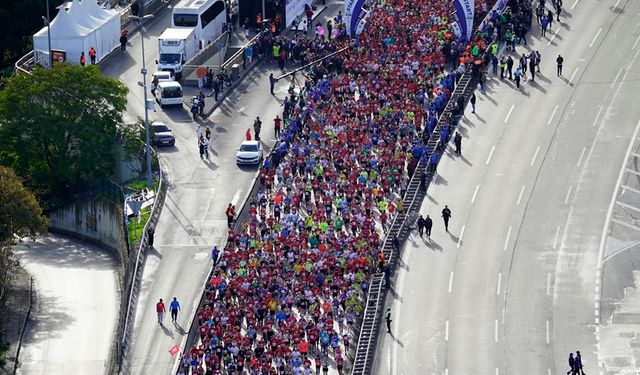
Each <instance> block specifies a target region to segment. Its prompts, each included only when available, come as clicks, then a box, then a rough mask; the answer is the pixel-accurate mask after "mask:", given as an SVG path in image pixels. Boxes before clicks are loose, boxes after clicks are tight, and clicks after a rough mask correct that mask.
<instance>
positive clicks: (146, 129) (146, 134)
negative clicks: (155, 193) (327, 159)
mask: <svg viewBox="0 0 640 375" xmlns="http://www.w3.org/2000/svg"><path fill="white" fill-rule="evenodd" d="M141 14H144V11H143V12H142V13H141ZM152 17H153V16H152V15H147V16H144V17H138V16H129V18H130V19H131V20H134V21H137V22H139V23H140V44H141V46H142V69H141V70H140V73H141V74H142V85H141V86H142V90H143V91H144V137H145V144H146V148H147V152H146V153H147V158H146V159H147V160H146V161H147V186H148V187H151V186H153V174H152V172H151V144H150V137H149V104H148V99H147V64H146V60H145V57H144V27H143V26H142V21H143V20H146V19H149V18H152Z"/></svg>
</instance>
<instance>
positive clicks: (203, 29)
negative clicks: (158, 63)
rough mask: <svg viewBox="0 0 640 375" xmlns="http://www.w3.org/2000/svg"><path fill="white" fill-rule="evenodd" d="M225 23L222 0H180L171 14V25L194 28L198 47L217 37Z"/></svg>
mask: <svg viewBox="0 0 640 375" xmlns="http://www.w3.org/2000/svg"><path fill="white" fill-rule="evenodd" d="M226 23H227V10H226V9H225V4H224V0H180V2H179V3H178V4H177V5H176V6H175V7H174V8H173V13H172V16H171V27H190V28H193V29H194V30H195V36H196V39H197V40H198V41H199V43H200V46H199V47H200V49H202V48H204V47H206V46H208V45H209V44H210V43H211V42H213V41H214V40H215V39H216V38H217V37H219V36H220V34H222V28H223V27H224V25H225V24H226Z"/></svg>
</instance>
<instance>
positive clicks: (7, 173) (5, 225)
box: [0, 166, 47, 245]
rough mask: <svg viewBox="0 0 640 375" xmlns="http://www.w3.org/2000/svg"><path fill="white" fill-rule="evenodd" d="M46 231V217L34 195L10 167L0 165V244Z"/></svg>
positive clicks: (32, 236)
mask: <svg viewBox="0 0 640 375" xmlns="http://www.w3.org/2000/svg"><path fill="white" fill-rule="evenodd" d="M46 232H47V219H46V218H45V217H44V216H43V215H42V208H40V205H39V204H38V201H36V198H35V197H34V195H33V194H32V193H31V192H30V191H28V190H27V189H25V187H24V186H23V185H22V182H20V180H19V179H18V176H16V174H15V173H14V172H13V171H12V170H11V169H9V168H6V167H3V166H0V244H3V245H5V244H10V243H11V242H12V240H13V238H14V236H17V237H19V238H22V237H31V238H34V237H35V236H36V235H37V234H39V233H46Z"/></svg>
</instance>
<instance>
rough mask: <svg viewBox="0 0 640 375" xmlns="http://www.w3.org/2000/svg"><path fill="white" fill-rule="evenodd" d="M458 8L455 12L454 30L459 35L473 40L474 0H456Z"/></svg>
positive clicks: (455, 4)
mask: <svg viewBox="0 0 640 375" xmlns="http://www.w3.org/2000/svg"><path fill="white" fill-rule="evenodd" d="M453 5H454V6H455V8H456V10H455V12H454V13H453V21H454V23H453V25H452V26H453V32H454V33H455V34H456V36H458V37H464V38H466V40H471V33H472V32H473V11H474V8H473V0H454V1H453Z"/></svg>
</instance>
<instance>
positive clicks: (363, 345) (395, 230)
mask: <svg viewBox="0 0 640 375" xmlns="http://www.w3.org/2000/svg"><path fill="white" fill-rule="evenodd" d="M474 82H476V81H475V79H473V78H472V77H471V73H465V74H463V75H462V77H461V78H460V80H459V81H458V83H457V85H456V86H455V88H454V90H453V93H452V95H451V97H450V98H449V101H448V102H447V105H446V107H445V110H444V111H443V113H442V114H441V115H440V117H439V119H438V123H437V125H436V127H435V129H434V130H433V132H432V134H431V137H430V138H429V142H428V143H427V154H428V155H432V154H433V153H434V152H438V150H437V149H438V147H439V139H440V133H441V132H442V130H443V129H444V127H446V126H449V121H448V119H449V116H448V114H450V113H451V110H452V108H453V103H455V100H457V98H458V97H459V96H460V95H464V97H465V103H466V100H467V99H468V96H469V92H470V91H472V90H473V89H475V87H476V85H477V84H476V85H474V84H473V83H474ZM428 165H429V163H428V162H419V163H418V165H417V167H416V169H415V171H414V173H413V176H412V177H411V179H410V180H409V184H408V186H407V192H406V193H405V195H404V197H402V198H403V199H402V201H403V204H404V206H405V211H404V212H398V213H397V214H396V215H395V217H394V219H393V221H392V224H391V229H390V230H389V232H388V233H387V235H386V237H385V239H384V242H383V245H382V251H383V252H384V255H385V259H386V260H387V262H388V265H387V267H388V271H387V272H393V271H394V270H395V268H396V262H397V260H398V258H399V257H398V253H399V250H400V249H397V248H396V247H395V245H394V243H393V239H394V238H398V239H399V240H400V241H403V240H404V239H405V238H406V237H408V235H409V229H410V228H409V227H410V225H411V222H412V221H411V220H407V219H409V218H412V217H413V216H414V215H416V214H417V212H418V211H419V209H420V205H419V204H416V203H422V201H421V199H422V198H423V196H422V195H423V194H422V190H421V189H420V183H421V181H420V180H421V176H422V174H424V173H426V174H427V176H426V183H427V185H428V184H429V183H430V181H431V179H432V178H433V173H431V172H429V171H428V170H427V167H428ZM423 189H424V190H425V191H426V186H425V187H424V188H423ZM387 276H389V274H387ZM384 278H385V274H384V273H376V274H374V275H373V276H372V277H371V282H370V283H369V290H368V293H367V302H366V305H365V309H364V314H363V319H362V324H361V328H360V335H359V337H358V344H357V347H356V354H355V358H354V361H353V367H352V370H351V375H366V374H371V373H372V366H373V358H374V356H375V353H376V343H377V337H378V332H379V330H380V318H381V315H379V311H380V310H381V308H382V305H383V302H384V299H385V295H386V289H385V288H384V287H385V286H388V285H385V283H384Z"/></svg>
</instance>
